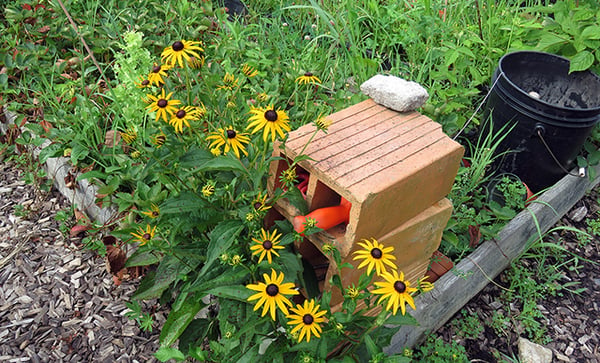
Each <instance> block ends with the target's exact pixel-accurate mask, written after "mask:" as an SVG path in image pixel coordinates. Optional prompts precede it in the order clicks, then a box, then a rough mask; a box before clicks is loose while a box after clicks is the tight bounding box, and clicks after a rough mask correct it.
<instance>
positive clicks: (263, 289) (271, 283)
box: [246, 269, 299, 320]
mask: <svg viewBox="0 0 600 363" xmlns="http://www.w3.org/2000/svg"><path fill="white" fill-rule="evenodd" d="M263 278H264V280H265V282H259V283H258V284H248V285H246V287H247V288H248V289H250V290H254V291H258V293H256V294H254V295H252V296H250V297H249V298H248V301H253V300H258V301H257V302H256V304H255V305H254V311H256V310H258V309H259V308H260V307H261V306H262V308H263V309H262V313H261V315H260V316H265V314H266V313H267V312H269V313H270V316H271V319H273V320H275V312H276V310H277V308H278V307H279V309H280V310H281V311H282V312H283V313H284V314H285V315H288V309H287V307H288V306H292V302H291V301H290V300H289V299H288V298H287V297H286V296H285V295H298V294H299V292H298V291H296V290H295V289H294V284H293V283H291V282H286V283H284V282H283V279H284V278H285V275H284V274H283V272H280V273H279V274H277V271H275V270H274V269H271V276H269V275H268V274H266V273H265V274H263Z"/></svg>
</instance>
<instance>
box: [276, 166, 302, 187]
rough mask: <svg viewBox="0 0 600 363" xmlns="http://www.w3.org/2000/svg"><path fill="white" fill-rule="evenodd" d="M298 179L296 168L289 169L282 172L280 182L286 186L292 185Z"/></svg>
mask: <svg viewBox="0 0 600 363" xmlns="http://www.w3.org/2000/svg"><path fill="white" fill-rule="evenodd" d="M297 177H298V175H297V174H296V168H287V169H285V170H284V171H282V172H281V175H280V176H279V181H280V182H282V183H283V184H285V185H292V184H293V183H294V182H295V181H296V178H297Z"/></svg>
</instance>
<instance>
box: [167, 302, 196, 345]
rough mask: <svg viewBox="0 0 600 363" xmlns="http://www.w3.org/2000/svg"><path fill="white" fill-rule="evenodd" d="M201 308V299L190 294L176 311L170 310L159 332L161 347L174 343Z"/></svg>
mask: <svg viewBox="0 0 600 363" xmlns="http://www.w3.org/2000/svg"><path fill="white" fill-rule="evenodd" d="M203 306H205V304H204V303H203V302H202V299H201V298H200V297H199V296H198V295H196V294H192V295H190V296H188V298H187V299H186V300H185V301H184V302H183V304H181V307H180V308H179V309H178V310H171V312H170V313H169V316H168V317H167V321H166V322H165V324H164V325H163V328H162V330H161V332H160V337H159V341H160V344H161V346H163V347H168V346H171V345H172V344H173V343H175V341H176V340H177V339H178V338H179V336H180V335H181V333H183V331H184V330H185V328H187V326H188V325H189V324H190V323H191V322H192V320H194V317H195V316H196V314H197V313H198V312H199V311H200V309H202V307H203Z"/></svg>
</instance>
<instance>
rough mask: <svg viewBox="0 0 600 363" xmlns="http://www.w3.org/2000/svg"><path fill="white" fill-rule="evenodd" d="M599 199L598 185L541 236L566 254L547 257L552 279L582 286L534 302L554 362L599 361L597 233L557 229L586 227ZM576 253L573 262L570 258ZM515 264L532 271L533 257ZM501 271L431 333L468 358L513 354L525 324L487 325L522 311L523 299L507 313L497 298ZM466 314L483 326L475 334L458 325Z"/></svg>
mask: <svg viewBox="0 0 600 363" xmlns="http://www.w3.org/2000/svg"><path fill="white" fill-rule="evenodd" d="M599 201H600V186H598V187H596V188H595V189H594V190H592V191H590V192H589V193H588V194H587V195H586V196H585V197H584V198H583V199H581V200H580V201H578V202H577V203H576V204H575V206H574V207H573V208H572V209H571V210H570V211H569V212H568V213H567V214H566V215H565V216H563V217H562V218H561V220H560V222H559V223H558V224H557V227H559V229H556V230H555V231H554V232H551V233H549V234H548V235H547V236H546V238H545V241H547V242H554V243H558V244H559V245H560V246H562V247H563V248H564V249H565V250H566V251H569V253H570V254H569V255H567V256H568V257H567V258H565V259H563V260H561V261H556V260H554V259H552V260H549V261H548V266H551V265H552V266H557V267H558V268H557V269H556V271H555V273H556V274H558V275H560V276H561V277H560V280H558V281H557V283H558V284H564V285H565V286H567V285H569V284H575V285H574V286H571V289H573V290H574V289H579V288H582V289H585V290H584V291H582V292H580V293H578V294H574V293H570V292H568V291H564V290H563V291H559V292H558V293H555V294H552V293H548V294H547V296H546V298H545V299H542V300H540V301H539V302H538V303H537V304H536V305H537V308H538V309H539V311H540V312H541V313H542V317H538V316H535V317H532V319H535V320H536V321H538V322H540V323H541V328H542V329H544V330H545V331H546V334H545V335H544V338H545V339H546V340H547V341H549V342H548V343H545V344H543V345H544V346H545V347H546V348H548V349H550V350H551V351H552V353H553V362H559V363H561V362H569V363H580V362H587V363H600V236H597V235H596V236H592V238H591V239H590V240H589V241H584V242H582V240H581V237H580V236H577V234H576V233H573V232H571V231H566V230H564V229H562V230H561V229H560V227H569V228H574V229H578V230H582V231H585V230H587V227H588V222H587V221H588V220H597V219H599V218H600V203H599ZM575 256H577V258H578V260H577V263H575V262H574V260H572V258H574V257H575ZM519 263H520V264H522V265H524V266H526V267H527V268H528V269H530V270H532V271H536V268H537V267H538V265H537V263H536V262H535V261H534V260H527V259H526V260H521V261H520V262H519ZM506 274H507V271H504V272H502V273H501V274H500V275H499V276H498V277H496V279H494V283H493V284H492V283H490V284H488V285H487V286H486V287H485V288H484V289H483V290H482V291H481V292H480V293H479V294H477V295H476V296H475V297H474V298H473V299H471V301H469V302H468V303H467V304H466V305H465V306H464V308H463V309H461V311H460V312H459V313H457V314H456V316H455V317H453V318H452V319H451V320H450V321H449V322H447V323H446V324H445V325H444V326H443V327H442V328H441V329H439V330H438V331H437V332H436V335H437V336H438V337H440V338H442V339H444V340H445V341H446V342H451V341H454V342H458V343H459V344H461V345H462V346H464V347H465V348H466V351H467V355H468V357H469V359H470V360H471V361H472V362H474V361H477V362H484V363H485V362H496V361H498V360H497V357H495V356H494V355H493V354H491V352H492V351H494V350H498V351H500V352H502V353H504V354H505V355H506V356H508V357H517V356H518V347H517V342H518V339H519V337H525V338H527V337H528V334H527V331H526V329H525V326H524V324H523V323H522V322H518V321H513V325H511V326H507V327H505V329H503V330H502V332H501V333H499V332H498V331H497V330H495V329H492V328H491V327H492V326H493V316H494V314H495V313H497V312H500V313H502V315H505V316H506V315H509V316H517V315H519V314H520V313H521V311H523V306H522V304H518V303H516V302H512V303H510V305H509V306H510V312H507V311H505V310H506V304H503V303H501V298H500V297H501V295H502V290H503V289H506V288H507V287H508V286H509V283H508V281H507V279H506ZM534 278H535V277H534ZM465 317H475V318H476V322H477V325H478V326H482V327H484V329H483V331H482V332H481V333H480V334H479V335H478V336H477V337H469V338H465V337H462V336H461V334H460V330H461V329H460V325H461V321H464V318H465Z"/></svg>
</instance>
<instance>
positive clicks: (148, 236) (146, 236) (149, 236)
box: [142, 233, 152, 240]
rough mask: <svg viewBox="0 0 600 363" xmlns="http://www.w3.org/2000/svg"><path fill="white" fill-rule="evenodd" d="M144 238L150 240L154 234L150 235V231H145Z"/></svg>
mask: <svg viewBox="0 0 600 363" xmlns="http://www.w3.org/2000/svg"><path fill="white" fill-rule="evenodd" d="M142 238H143V239H146V240H148V239H150V238H152V236H151V235H150V233H144V234H143V235H142Z"/></svg>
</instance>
